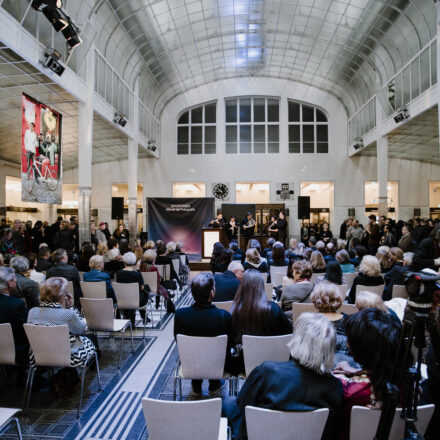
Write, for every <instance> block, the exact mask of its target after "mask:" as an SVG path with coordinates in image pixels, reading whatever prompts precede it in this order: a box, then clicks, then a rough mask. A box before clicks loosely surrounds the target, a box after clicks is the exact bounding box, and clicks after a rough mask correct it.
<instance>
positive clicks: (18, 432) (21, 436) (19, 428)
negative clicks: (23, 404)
mask: <svg viewBox="0 0 440 440" xmlns="http://www.w3.org/2000/svg"><path fill="white" fill-rule="evenodd" d="M12 420H13V421H14V422H15V426H16V427H17V435H18V439H19V440H23V435H22V434H21V427H20V421H19V420H18V419H17V417H14V418H13V419H12Z"/></svg>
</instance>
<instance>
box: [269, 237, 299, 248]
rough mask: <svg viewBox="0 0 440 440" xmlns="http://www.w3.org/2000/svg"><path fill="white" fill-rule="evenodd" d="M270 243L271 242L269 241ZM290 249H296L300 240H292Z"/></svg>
mask: <svg viewBox="0 0 440 440" xmlns="http://www.w3.org/2000/svg"><path fill="white" fill-rule="evenodd" d="M267 241H268V243H269V240H267ZM289 246H290V249H292V250H293V249H295V248H296V247H297V246H298V240H297V239H296V238H291V239H290V241H289Z"/></svg>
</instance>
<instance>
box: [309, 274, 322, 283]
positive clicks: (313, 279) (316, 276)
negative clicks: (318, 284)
mask: <svg viewBox="0 0 440 440" xmlns="http://www.w3.org/2000/svg"><path fill="white" fill-rule="evenodd" d="M323 275H324V274H322V273H312V276H311V278H310V282H311V283H314V282H315V281H316V279H317V278H319V277H322V276H323Z"/></svg>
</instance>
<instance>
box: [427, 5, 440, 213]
mask: <svg viewBox="0 0 440 440" xmlns="http://www.w3.org/2000/svg"><path fill="white" fill-rule="evenodd" d="M435 7H436V9H437V78H439V77H440V70H439V69H440V38H439V36H440V2H436V3H435ZM431 71H432V70H431ZM437 93H438V99H437V102H438V103H439V104H437V110H438V111H437V114H438V119H439V126H438V127H439V136H440V109H439V107H440V87H439V86H438V81H437ZM439 139H440V138H439ZM438 147H439V154H440V143H439V146H438ZM427 217H429V214H428V216H427Z"/></svg>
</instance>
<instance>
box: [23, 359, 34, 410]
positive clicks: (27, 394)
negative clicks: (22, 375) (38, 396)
mask: <svg viewBox="0 0 440 440" xmlns="http://www.w3.org/2000/svg"><path fill="white" fill-rule="evenodd" d="M34 374H35V370H34V368H32V367H30V366H29V372H28V377H27V381H26V388H25V391H24V401H23V408H28V407H29V402H30V400H31V394H32V385H33V383H34Z"/></svg>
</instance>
